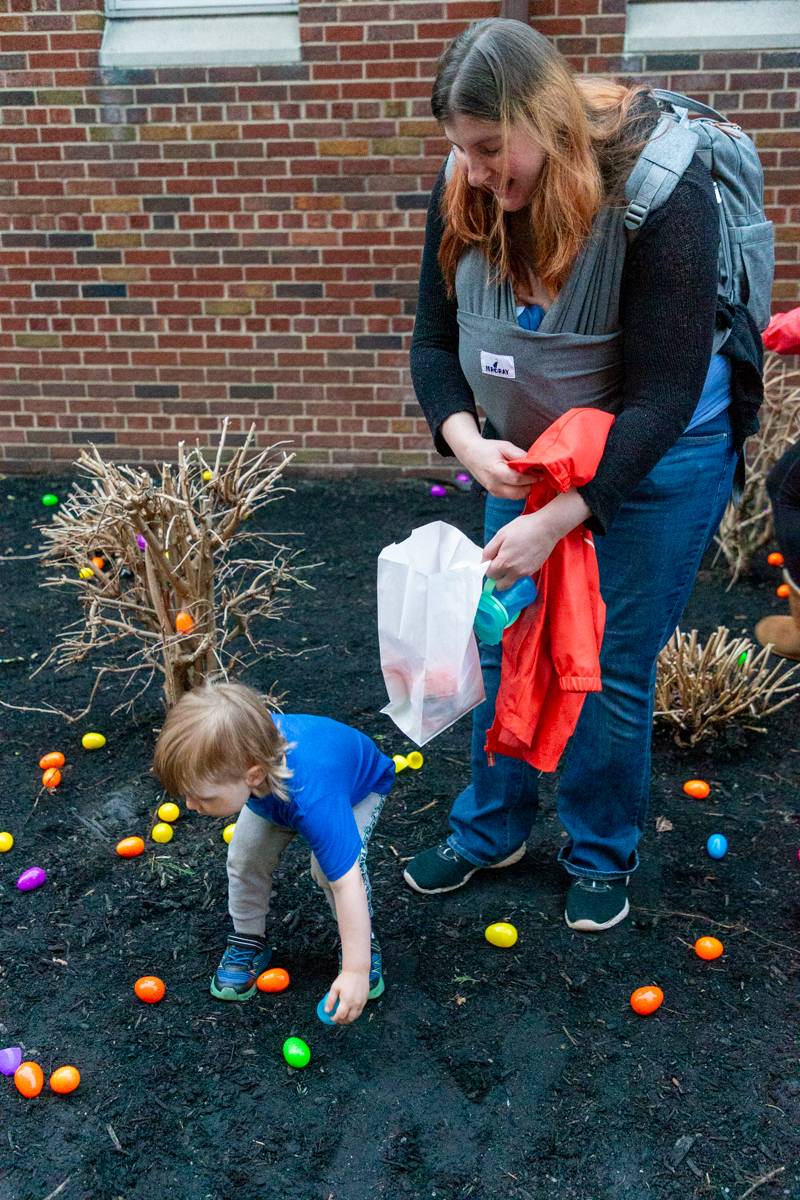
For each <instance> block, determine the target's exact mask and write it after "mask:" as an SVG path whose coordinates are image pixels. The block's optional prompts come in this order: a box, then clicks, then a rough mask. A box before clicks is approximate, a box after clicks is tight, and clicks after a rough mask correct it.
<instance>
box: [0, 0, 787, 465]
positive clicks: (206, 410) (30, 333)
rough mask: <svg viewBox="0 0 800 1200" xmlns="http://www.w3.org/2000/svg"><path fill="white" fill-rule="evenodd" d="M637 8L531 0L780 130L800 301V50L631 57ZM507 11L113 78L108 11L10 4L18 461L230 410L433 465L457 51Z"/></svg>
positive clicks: (5, 200)
mask: <svg viewBox="0 0 800 1200" xmlns="http://www.w3.org/2000/svg"><path fill="white" fill-rule="evenodd" d="M624 9H625V3H624V0H533V3H532V4H531V17H532V19H533V21H534V22H535V24H536V25H537V27H538V28H540V29H541V30H542V32H545V33H547V34H548V35H549V36H552V37H554V38H555V39H556V41H557V44H558V45H559V48H560V49H561V50H562V51H563V52H564V53H565V54H567V55H568V56H569V57H570V59H571V61H572V62H573V63H574V65H575V66H576V67H578V68H579V69H581V70H584V69H588V70H592V71H610V72H616V73H621V74H625V75H635V76H637V77H639V76H642V74H643V73H644V72H647V75H646V77H647V78H648V79H652V80H653V82H657V83H659V84H668V85H669V86H673V87H676V88H680V89H684V90H689V91H691V92H692V93H693V94H697V95H700V96H701V97H707V98H708V99H710V100H711V101H712V103H715V104H719V105H721V106H722V107H723V108H725V109H726V110H727V111H729V112H731V113H732V114H733V115H734V116H736V117H737V119H741V121H742V123H743V124H744V125H745V127H746V128H747V129H748V130H751V131H757V138H758V142H759V145H760V148H761V150H762V154H763V157H764V163H765V166H766V169H767V187H768V203H769V206H770V213H771V215H772V217H773V218H774V219H775V220H776V221H777V222H778V223H779V225H780V228H779V230H778V236H779V239H780V241H779V245H780V262H779V267H778V279H777V283H776V292H775V297H776V307H780V308H787V307H791V306H792V304H794V303H797V302H798V300H800V284H798V245H799V244H800V243H799V242H798V238H800V133H798V128H799V127H800V121H799V120H798V88H800V55H798V54H789V53H786V52H774V53H766V52H762V53H761V54H738V53H737V54H731V53H727V52H726V53H720V54H704V55H702V56H697V55H688V56H687V55H678V56H672V55H670V56H663V55H662V56H650V57H648V58H647V59H644V60H643V59H641V58H638V57H637V58H636V59H624V58H622V57H621V55H622V34H623V31H624V19H625V13H624ZM499 10H500V4H499V3H495V4H492V3H483V2H470V0H454V2H452V3H445V4H442V3H414V2H405V0H400V2H397V3H385V2H380V0H373V2H371V3H349V2H344V0H343V2H341V3H334V2H333V0H324V2H321V3H309V2H307V0H301V4H300V20H301V36H302V43H303V61H302V63H301V64H298V65H296V66H292V67H272V68H263V67H262V68H208V69H196V68H191V69H189V68H183V69H176V68H171V69H168V70H159V71H125V72H123V71H107V72H101V71H100V70H99V69H98V66H97V51H98V47H99V44H100V38H101V32H102V23H103V17H102V0H0V71H2V72H3V76H2V84H3V87H4V89H5V91H4V92H0V104H2V108H0V471H44V470H47V469H52V467H56V468H58V467H59V466H62V467H63V466H66V465H68V463H69V462H70V461H71V460H72V459H73V458H74V456H75V454H76V453H77V450H78V448H79V446H80V445H81V444H84V443H86V442H89V441H93V442H95V443H97V444H99V445H105V446H107V447H108V453H109V455H113V456H114V457H116V458H118V459H126V460H129V461H150V460H152V459H154V458H160V457H168V456H170V455H171V453H172V451H173V449H174V447H175V444H176V442H177V441H178V440H179V439H180V438H190V439H192V438H194V436H195V435H199V436H200V437H201V438H202V439H205V438H209V437H210V436H211V434H212V432H213V431H214V430H215V429H216V428H217V426H218V423H219V421H220V419H221V417H222V415H224V414H228V415H231V416H232V417H233V418H234V421H235V422H238V427H239V429H242V428H245V427H246V426H247V425H249V423H250V421H251V420H254V421H255V422H256V424H257V426H258V428H259V430H260V431H262V433H261V435H260V436H261V439H262V440H264V441H266V440H277V439H284V438H285V439H288V440H290V441H291V442H292V443H293V445H294V448H295V449H296V450H297V452H298V458H299V460H300V462H301V463H302V464H303V465H304V466H305V467H307V468H308V469H315V470H343V469H352V468H357V469H361V470H370V471H373V470H377V471H384V472H394V473H396V472H397V471H398V470H401V469H402V470H412V471H425V470H426V469H429V468H430V466H431V464H433V463H435V462H436V461H437V460H436V459H435V456H433V455H432V454H431V451H430V444H429V436H428V432H427V427H426V426H425V425H424V423H423V422H422V421H421V419H420V418H419V415H418V409H417V406H416V403H415V401H414V398H413V391H412V389H411V386H410V381H409V377H408V371H407V357H408V344H409V339H410V333H411V327H412V324H413V311H414V296H415V291H416V277H417V267H418V261H419V253H420V246H421V235H422V227H423V223H424V216H425V205H426V198H427V195H426V194H427V192H428V190H429V188H430V185H431V183H432V181H433V178H434V176H435V174H436V171H437V170H438V167H439V165H440V163H441V158H442V154H443V150H444V143H443V142H442V140H441V139H440V137H439V136H438V133H437V130H436V127H435V125H434V124H433V122H432V121H431V119H430V115H429V94H430V82H431V79H432V75H433V70H434V65H435V60H436V58H437V56H438V55H439V54H440V53H441V50H442V48H443V46H444V45H445V44H446V42H447V41H448V40H449V39H450V38H451V37H452V36H454V35H455V34H456V33H457V32H458V31H459V30H460V29H461V28H463V26H464V25H465V24H466V23H468V22H469V21H470V20H473V19H476V18H478V17H483V16H487V15H493V14H496V13H498V12H499Z"/></svg>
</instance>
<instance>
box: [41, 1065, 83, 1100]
mask: <svg viewBox="0 0 800 1200" xmlns="http://www.w3.org/2000/svg"><path fill="white" fill-rule="evenodd" d="M80 1081H81V1073H80V1071H79V1070H78V1068H77V1067H57V1068H56V1070H55V1071H53V1074H52V1075H51V1076H50V1080H49V1082H50V1090H51V1092H57V1093H58V1095H59V1096H68V1095H69V1094H70V1092H74V1091H75V1088H76V1087H77V1086H78V1084H79V1083H80Z"/></svg>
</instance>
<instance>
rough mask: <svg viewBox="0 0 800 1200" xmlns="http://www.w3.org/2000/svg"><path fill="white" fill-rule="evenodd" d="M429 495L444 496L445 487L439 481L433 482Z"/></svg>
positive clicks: (445, 492) (445, 493)
mask: <svg viewBox="0 0 800 1200" xmlns="http://www.w3.org/2000/svg"><path fill="white" fill-rule="evenodd" d="M431 495H432V496H446V495H447V488H446V487H442V485H441V483H434V485H433V487H432V488H431Z"/></svg>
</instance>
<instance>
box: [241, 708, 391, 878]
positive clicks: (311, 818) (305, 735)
mask: <svg viewBox="0 0 800 1200" xmlns="http://www.w3.org/2000/svg"><path fill="white" fill-rule="evenodd" d="M275 724H276V725H277V726H278V729H279V730H280V732H281V733H282V734H283V737H284V738H285V739H286V741H287V742H288V743H289V749H288V750H287V752H286V765H287V767H288V768H289V770H290V771H291V772H292V777H291V779H288V780H287V781H286V788H287V791H288V793H289V800H288V801H284V800H278V799H277V797H275V796H273V795H269V796H263V797H262V796H251V797H250V799H249V800H248V802H247V807H248V808H250V809H252V811H253V812H254V813H258V815H259V816H260V817H265V818H266V820H268V821H272V822H273V823H274V824H275V825H280V826H282V827H283V828H284V829H294V830H296V832H297V833H300V834H302V835H303V837H304V838H305V839H306V841H307V842H308V844H309V846H310V847H311V849H312V850H313V851H314V854H315V855H316V856H317V860H318V861H319V865H320V867H321V868H322V870H323V872H324V873H325V876H326V877H327V878H328V879H329V880H331V882H333V881H335V880H337V879H341V877H342V876H343V875H346V874H347V872H348V871H349V870H350V868H351V867H352V865H353V863H355V862H357V860H358V856H359V854H360V853H361V835H360V834H359V832H358V826H357V825H356V821H355V817H354V816H353V806H354V805H356V804H358V803H359V801H361V800H363V799H364V798H365V797H366V796H368V795H369V794H370V792H378V793H379V794H380V795H382V796H385V795H386V794H387V793H388V792H390V791H391V789H392V784H393V783H394V778H395V766H394V763H393V762H392V760H391V759H390V758H387V757H386V755H385V754H382V753H381V752H380V750H379V749H378V747H377V746H376V745H375V743H374V742H373V741H372V739H371V738H368V737H367V735H366V734H365V733H360V732H359V730H357V729H351V728H350V726H349V725H342V724H341V722H340V721H332V720H331V719H330V717H312V716H306V715H304V714H300V713H276V714H275Z"/></svg>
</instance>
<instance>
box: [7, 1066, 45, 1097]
mask: <svg viewBox="0 0 800 1200" xmlns="http://www.w3.org/2000/svg"><path fill="white" fill-rule="evenodd" d="M14 1083H15V1085H16V1088H17V1091H18V1092H19V1093H20V1095H22V1096H27V1098H28V1099H29V1100H32V1099H33V1097H34V1096H38V1095H39V1092H40V1091H41V1090H42V1088H43V1087H44V1075H43V1074H42V1068H41V1067H40V1066H39V1064H38V1063H35V1062H24V1063H20V1064H19V1066H18V1067H17V1069H16V1071H15V1072H14Z"/></svg>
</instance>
